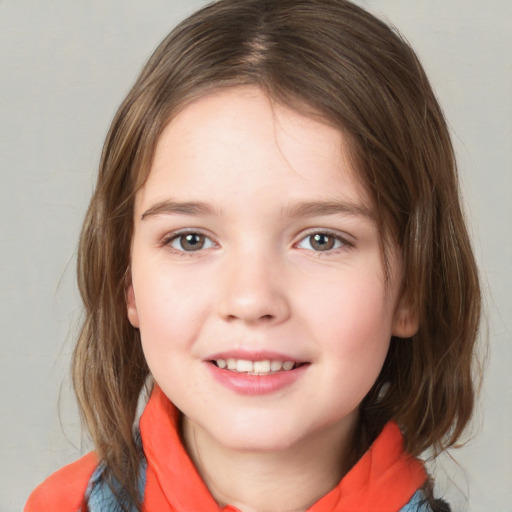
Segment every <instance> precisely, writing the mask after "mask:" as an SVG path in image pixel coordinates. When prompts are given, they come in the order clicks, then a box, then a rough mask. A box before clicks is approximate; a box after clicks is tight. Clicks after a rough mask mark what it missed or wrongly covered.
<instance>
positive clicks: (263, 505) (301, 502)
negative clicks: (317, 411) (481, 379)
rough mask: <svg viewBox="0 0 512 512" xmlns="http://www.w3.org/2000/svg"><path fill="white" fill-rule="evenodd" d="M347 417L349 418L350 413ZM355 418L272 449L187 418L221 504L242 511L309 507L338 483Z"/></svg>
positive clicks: (195, 456) (200, 463) (296, 511)
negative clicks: (224, 440)
mask: <svg viewBox="0 0 512 512" xmlns="http://www.w3.org/2000/svg"><path fill="white" fill-rule="evenodd" d="M347 419H348V418H347ZM355 423H356V421H355V418H354V419H351V421H347V422H346V423H344V424H343V425H342V426H340V425H337V426H335V427H332V428H331V429H328V430H327V431H326V430H323V431H322V433H321V434H318V435H312V436H310V438H308V439H305V440H302V441H301V442H300V443H299V444H298V445H294V446H293V447H290V448H287V449H283V450H279V451H271V452H264V451H262V452H248V451H241V450H232V449H229V448H226V447H225V446H222V445H220V444H219V443H217V442H216V441H215V439H213V438H212V437H211V436H209V434H208V433H207V432H205V431H204V430H203V429H202V428H201V427H199V426H198V425H197V424H194V423H192V422H191V421H189V420H187V419H186V418H185V419H184V422H183V436H184V443H185V447H186V449H187V451H188V453H189V455H190V457H191V459H192V460H193V462H194V464H195V466H196V468H197V469H198V471H199V474H200V475H201V477H202V478H203V480H204V482H205V484H206V486H207V487H208V489H209V490H210V492H211V494H212V496H213V497H214V498H215V500H216V501H217V503H218V504H219V505H220V506H225V505H232V506H234V507H236V508H238V509H239V510H240V511H241V512H277V511H279V512H305V511H306V510H308V508H310V507H311V506H312V505H313V503H315V502H316V501H318V499H320V498H321V497H322V496H324V495H325V494H327V493H328V492H329V491H330V490H331V489H333V488H334V487H335V486H336V485H337V484H338V482H339V481H340V480H341V478H342V476H343V475H344V473H346V471H347V470H348V469H349V468H346V467H344V464H343V461H344V460H345V459H346V455H347V451H348V450H347V448H348V447H349V445H350V441H351V439H352V435H353V429H354V425H355Z"/></svg>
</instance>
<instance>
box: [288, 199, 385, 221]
mask: <svg viewBox="0 0 512 512" xmlns="http://www.w3.org/2000/svg"><path fill="white" fill-rule="evenodd" d="M282 213H283V215H285V216H287V217H292V218H293V217H322V216H324V215H339V214H345V215H355V216H361V217H366V218H368V219H371V220H374V219H375V215H374V213H373V211H372V210H371V209H370V208H368V207H367V206H366V205H364V204H359V203H353V202H350V201H312V202H300V203H292V204H289V205H287V206H285V207H284V208H283V209H282Z"/></svg>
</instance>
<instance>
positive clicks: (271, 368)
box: [212, 357, 299, 375]
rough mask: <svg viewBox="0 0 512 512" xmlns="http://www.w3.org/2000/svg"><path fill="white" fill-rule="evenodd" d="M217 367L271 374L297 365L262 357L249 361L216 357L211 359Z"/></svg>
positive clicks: (247, 372)
mask: <svg viewBox="0 0 512 512" xmlns="http://www.w3.org/2000/svg"><path fill="white" fill-rule="evenodd" d="M212 363H213V364H214V365H216V366H217V368H220V369H221V370H224V369H226V370H229V371H232V372H237V373H246V374H248V375H272V374H273V373H277V372H281V371H290V370H293V369H295V368H297V367H298V366H299V363H295V362H294V361H279V360H270V359H263V360H260V361H249V360H248V359H235V358H233V357H230V358H227V359H216V360H214V361H212Z"/></svg>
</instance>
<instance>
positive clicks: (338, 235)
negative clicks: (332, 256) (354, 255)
mask: <svg viewBox="0 0 512 512" xmlns="http://www.w3.org/2000/svg"><path fill="white" fill-rule="evenodd" d="M316 234H321V235H328V236H332V237H333V238H335V239H336V240H339V241H340V242H341V243H342V246H341V247H336V248H334V249H329V250H326V251H313V252H316V253H318V254H322V253H324V254H327V253H330V252H331V253H332V252H336V251H337V250H340V249H351V248H353V247H354V245H355V239H354V237H352V236H350V235H348V234H347V233H342V232H340V231H337V230H335V229H329V228H310V229H308V230H306V231H303V232H301V233H300V235H299V236H298V237H297V238H298V240H297V242H295V243H294V244H293V246H294V247H297V246H298V245H299V244H300V243H301V242H302V241H303V240H305V239H306V238H308V237H310V236H312V235H316ZM305 250H306V249H305ZM307 250H311V249H307Z"/></svg>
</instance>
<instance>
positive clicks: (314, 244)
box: [297, 232, 350, 252]
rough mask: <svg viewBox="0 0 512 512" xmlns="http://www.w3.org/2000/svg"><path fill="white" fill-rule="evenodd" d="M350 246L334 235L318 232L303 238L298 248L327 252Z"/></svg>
mask: <svg viewBox="0 0 512 512" xmlns="http://www.w3.org/2000/svg"><path fill="white" fill-rule="evenodd" d="M348 245H350V244H349V243H348V242H346V241H345V240H343V239H342V238H341V237H339V236H336V235H333V234H332V233H322V232H317V233H311V234H310V235H308V236H306V237H305V238H303V239H302V240H301V241H300V242H299V243H298V244H297V247H298V248H299V249H309V250H310V251H317V252H326V251H332V250H333V249H339V248H340V247H343V246H348Z"/></svg>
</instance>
